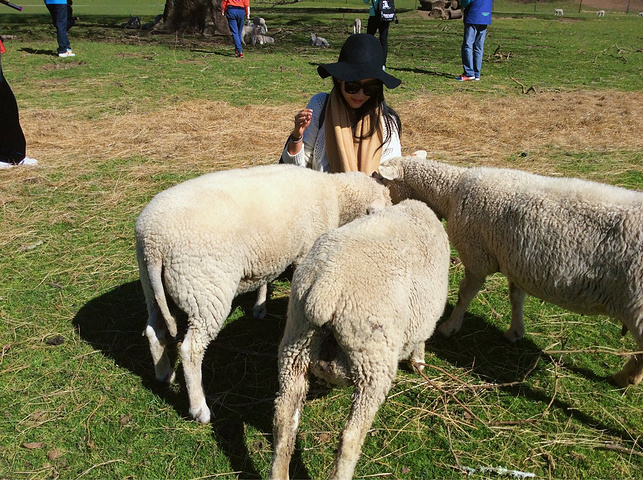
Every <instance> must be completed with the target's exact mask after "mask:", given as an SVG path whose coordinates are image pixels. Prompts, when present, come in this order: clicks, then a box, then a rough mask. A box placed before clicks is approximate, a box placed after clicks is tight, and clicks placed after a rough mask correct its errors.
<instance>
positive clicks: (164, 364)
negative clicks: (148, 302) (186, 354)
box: [145, 306, 175, 383]
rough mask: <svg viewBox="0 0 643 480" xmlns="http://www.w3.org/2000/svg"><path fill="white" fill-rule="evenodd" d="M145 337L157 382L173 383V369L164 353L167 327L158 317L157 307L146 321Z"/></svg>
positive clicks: (159, 316)
mask: <svg viewBox="0 0 643 480" xmlns="http://www.w3.org/2000/svg"><path fill="white" fill-rule="evenodd" d="M145 336H146V337H147V341H148V342H149V344H150V353H151V354H152V361H153V362H154V371H155V373H156V379H157V380H158V381H159V382H165V383H170V382H172V381H174V377H175V373H174V369H173V368H172V365H171V364H170V359H169V358H168V356H167V352H166V346H167V327H166V326H165V320H164V319H163V317H162V316H161V315H160V312H159V308H158V306H154V307H153V308H152V312H151V313H150V316H149V318H148V319H147V327H146V328H145Z"/></svg>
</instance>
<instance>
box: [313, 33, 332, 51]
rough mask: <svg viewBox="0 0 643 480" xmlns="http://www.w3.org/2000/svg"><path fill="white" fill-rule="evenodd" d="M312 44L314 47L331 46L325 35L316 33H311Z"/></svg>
mask: <svg viewBox="0 0 643 480" xmlns="http://www.w3.org/2000/svg"><path fill="white" fill-rule="evenodd" d="M310 44H311V45H312V46H313V47H320V48H328V47H330V43H328V40H326V39H325V38H324V37H320V36H319V35H315V34H314V33H311V34H310Z"/></svg>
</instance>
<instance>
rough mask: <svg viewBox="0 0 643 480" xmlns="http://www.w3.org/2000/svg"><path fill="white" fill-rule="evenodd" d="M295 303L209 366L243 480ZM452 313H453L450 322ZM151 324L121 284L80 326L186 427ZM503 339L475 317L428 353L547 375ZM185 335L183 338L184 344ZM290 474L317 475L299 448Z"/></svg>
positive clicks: (524, 390)
mask: <svg viewBox="0 0 643 480" xmlns="http://www.w3.org/2000/svg"><path fill="white" fill-rule="evenodd" d="M254 300H255V294H254V293H251V294H247V295H242V296H240V297H238V298H237V299H235V302H234V304H233V311H234V309H235V308H237V307H240V308H241V309H242V310H243V311H244V312H252V306H253V304H254ZM287 302H288V299H287V298H286V297H282V298H277V299H272V300H269V303H268V311H269V314H268V317H267V318H266V319H264V320H256V319H254V318H252V317H251V316H249V315H248V316H246V315H243V316H241V317H239V318H237V319H236V320H233V321H229V322H228V323H227V324H226V325H225V326H224V328H223V329H222V330H221V332H220V333H219V336H218V337H217V338H216V339H215V340H214V341H213V342H212V343H211V344H210V346H209V348H208V350H207V352H206V356H205V358H204V361H203V384H204V388H205V392H206V395H207V400H208V405H209V406H210V408H211V410H212V418H213V421H212V432H213V436H214V439H215V440H216V442H217V444H218V446H219V447H220V448H221V450H222V451H223V452H225V454H226V456H227V457H228V459H229V461H230V464H231V467H232V468H233V469H234V470H235V471H239V472H241V474H240V477H241V478H260V477H261V474H260V471H259V468H258V465H256V464H255V463H254V462H253V458H256V457H257V451H259V452H261V453H262V455H261V456H263V457H264V458H265V457H270V456H271V450H272V447H271V445H270V441H269V440H268V439H271V432H272V417H273V412H274V409H273V402H274V397H275V394H276V392H277V390H278V381H277V349H278V345H279V341H280V339H281V335H282V332H283V329H284V324H285V317H286V310H287ZM451 309H452V307H451V306H448V308H447V311H446V313H445V318H447V317H448V315H449V314H450V311H451ZM146 318H147V312H146V307H145V301H144V296H143V292H142V289H141V287H140V284H139V282H138V281H136V282H130V283H127V284H124V285H120V286H118V287H116V288H115V289H113V290H112V291H110V292H108V293H106V294H104V295H101V296H99V297H96V298H95V299H93V300H92V301H90V302H89V303H87V304H86V305H85V306H83V308H82V309H81V310H80V311H79V312H78V314H77V315H76V317H75V318H74V325H76V327H77V328H78V331H79V333H80V336H81V338H83V339H84V340H85V341H87V342H88V343H90V344H91V345H92V346H93V347H94V348H96V349H98V350H101V351H102V352H103V354H104V355H106V356H108V357H110V358H112V359H113V360H114V361H115V362H116V363H117V364H118V365H119V366H120V367H122V368H126V369H127V370H129V371H131V372H132V373H134V374H135V375H137V376H139V377H140V378H141V380H142V383H143V385H144V386H145V387H146V388H148V389H150V390H151V391H152V392H154V394H156V395H158V396H159V397H160V398H163V399H164V400H165V401H166V402H167V403H168V404H170V405H172V406H173V408H174V409H175V410H176V411H177V412H178V413H179V414H180V415H181V416H183V417H184V418H185V419H186V421H193V420H191V418H190V416H189V407H188V401H187V394H186V390H185V384H184V383H183V374H182V372H181V371H180V370H179V371H178V372H177V373H178V374H177V381H178V386H176V385H175V386H170V387H167V386H165V385H162V384H160V383H159V382H157V381H156V379H155V376H154V368H153V365H152V359H151V356H150V353H149V347H148V344H147V340H146V338H145V337H144V336H143V335H142V332H143V330H144V328H145V324H146ZM184 320H185V319H183V321H184ZM502 334H503V332H502V331H501V330H500V329H498V328H496V327H495V326H493V325H491V324H490V323H489V322H487V321H486V320H485V319H484V318H481V317H479V316H472V315H467V316H466V318H465V322H464V324H463V327H462V329H461V330H460V332H458V333H457V334H456V335H454V336H453V337H452V338H444V337H442V336H440V335H439V334H437V333H436V335H434V336H433V337H432V338H431V339H430V340H429V341H428V342H427V350H428V351H430V352H433V354H434V355H436V356H437V357H438V358H440V359H442V360H444V361H445V362H448V363H450V364H452V365H454V366H457V367H461V368H462V369H464V370H467V371H470V372H471V373H472V374H473V375H475V376H476V377H478V378H479V379H480V380H481V381H483V382H496V383H510V382H517V381H520V380H522V379H523V378H524V377H525V375H527V374H528V373H529V372H530V371H531V369H532V368H533V367H534V365H536V367H535V368H536V369H539V368H542V366H543V365H544V364H546V363H548V362H551V361H552V359H551V358H550V357H548V356H546V355H543V354H542V351H541V350H540V348H539V347H538V346H537V345H536V344H534V343H533V342H532V341H530V340H529V339H525V340H522V341H521V342H519V343H518V344H517V345H511V344H508V343H507V342H505V341H504V340H503V337H502ZM181 336H182V332H180V333H179V338H181ZM170 351H172V350H170ZM565 368H566V369H568V370H572V371H574V372H576V373H578V374H579V375H582V376H584V377H585V378H587V379H589V380H590V381H595V382H602V381H605V378H603V377H600V376H598V375H595V374H594V373H593V372H591V371H589V370H586V369H582V368H576V367H573V366H568V365H565ZM499 388H502V389H503V390H505V391H507V392H509V393H511V394H512V395H515V396H521V397H525V398H527V399H529V400H530V401H533V402H537V403H539V404H541V405H543V409H544V408H546V407H547V405H549V404H550V402H551V403H552V405H551V407H550V408H551V409H552V410H553V409H555V410H558V411H560V412H562V413H563V414H564V415H566V416H568V417H569V418H573V419H575V420H577V421H579V422H582V423H583V424H586V425H588V426H591V428H593V429H598V430H602V431H604V432H605V433H608V434H610V435H613V436H615V437H620V438H622V439H623V441H625V442H629V441H631V438H632V437H631V434H629V433H628V432H627V431H625V430H623V429H622V428H619V426H618V425H614V424H606V423H604V422H603V421H601V420H599V419H597V418H593V417H592V416H591V415H589V414H586V413H584V412H583V411H581V410H580V409H578V407H577V406H574V405H572V404H570V403H568V402H566V401H564V400H562V399H561V398H559V397H555V398H553V400H552V395H555V394H552V393H551V391H549V390H544V389H542V390H541V389H535V388H534V387H532V385H531V383H530V382H529V380H527V381H525V382H519V383H515V384H514V385H511V386H503V387H499ZM324 394H325V392H318V393H317V394H315V393H314V389H313V388H312V387H311V395H310V398H312V397H313V396H323V395H324ZM516 420H517V421H518V422H519V421H520V420H521V419H520V418H516ZM248 427H251V429H252V428H254V429H256V431H257V432H258V434H257V435H253V434H252V433H253V432H252V430H251V429H250V430H249V429H248ZM290 471H291V474H292V477H293V478H308V476H309V475H308V472H307V470H306V467H305V466H304V464H303V461H302V459H301V456H300V453H299V449H295V453H294V455H293V459H292V462H291V467H290Z"/></svg>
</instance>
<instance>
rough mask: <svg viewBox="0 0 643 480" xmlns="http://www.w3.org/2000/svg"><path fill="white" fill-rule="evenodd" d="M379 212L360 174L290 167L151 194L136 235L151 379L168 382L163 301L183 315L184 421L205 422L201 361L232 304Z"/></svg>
mask: <svg viewBox="0 0 643 480" xmlns="http://www.w3.org/2000/svg"><path fill="white" fill-rule="evenodd" d="M388 204H390V197H389V194H388V190H387V189H386V187H384V186H383V185H381V184H379V183H377V182H376V181H375V180H374V179H372V178H370V177H368V176H367V175H365V174H363V173H359V172H350V173H340V174H333V175H331V174H327V173H321V172H316V171H313V170H310V169H306V168H300V167H296V166H294V165H269V166H259V167H251V168H245V169H235V170H228V171H222V172H216V173H210V174H206V175H203V176H201V177H198V178H194V179H192V180H188V181H186V182H183V183H181V184H179V185H176V186H174V187H172V188H169V189H167V190H165V191H163V192H161V193H159V194H158V195H156V196H155V197H154V198H153V199H152V200H151V201H150V203H149V204H148V205H147V206H146V207H145V209H144V210H143V212H142V213H141V214H140V216H139V217H138V220H137V222H136V228H135V230H136V255H137V259H138V265H139V274H140V279H141V284H142V286H143V292H144V293H145V300H146V303H147V310H148V314H149V317H148V323H147V327H146V329H145V334H146V336H147V338H148V341H149V345H150V351H151V354H152V359H153V361H154V367H155V371H156V378H157V379H158V380H160V381H165V382H169V381H172V380H173V379H174V371H173V368H172V366H171V365H170V361H169V359H168V355H167V352H166V341H167V339H166V335H167V333H168V331H169V334H170V335H171V336H172V337H175V336H176V335H177V324H176V319H175V318H174V316H173V315H172V313H170V310H169V308H168V301H167V298H168V297H169V298H171V299H172V301H173V302H174V304H176V306H177V307H178V308H179V309H181V310H182V311H184V312H185V313H186V314H187V316H188V329H187V333H186V335H185V338H184V340H183V343H182V345H181V348H180V354H181V361H182V364H183V371H184V374H185V382H186V387H187V392H188V396H189V400H190V414H191V415H192V416H193V417H194V418H196V419H197V420H198V421H199V422H202V423H208V422H209V421H210V410H209V409H208V407H207V405H206V400H205V395H204V391H203V386H202V382H201V362H202V360H203V355H204V353H205V350H206V348H207V346H208V344H209V343H210V342H211V341H212V340H213V339H214V338H216V336H217V335H218V333H219V330H220V329H221V327H222V326H223V323H224V322H225V320H226V318H227V316H228V315H229V313H230V308H231V304H232V300H233V299H234V298H235V296H237V295H239V294H241V293H245V292H250V291H252V290H255V289H257V288H260V289H265V286H266V283H267V282H269V281H271V280H273V279H274V278H276V277H277V276H278V275H279V274H281V273H282V272H283V271H284V270H285V269H286V268H287V267H288V266H289V265H291V264H297V263H298V262H299V261H300V260H301V259H302V258H303V257H304V255H305V254H306V253H308V250H310V248H311V247H312V245H313V242H314V241H315V240H316V239H317V237H318V236H319V235H321V234H322V233H324V232H326V231H327V230H329V229H331V228H336V227H338V226H340V225H343V224H345V223H347V222H350V221H351V220H354V219H355V218H357V217H359V216H362V215H366V214H367V213H368V211H369V208H372V209H376V208H383V207H384V206H385V205H388ZM260 293H261V292H260ZM264 294H265V292H264Z"/></svg>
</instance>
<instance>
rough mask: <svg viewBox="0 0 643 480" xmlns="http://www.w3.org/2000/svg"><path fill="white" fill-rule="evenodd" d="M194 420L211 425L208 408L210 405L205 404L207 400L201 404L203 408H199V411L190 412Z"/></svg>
mask: <svg viewBox="0 0 643 480" xmlns="http://www.w3.org/2000/svg"><path fill="white" fill-rule="evenodd" d="M190 413H191V414H192V416H193V417H194V419H195V420H196V421H197V422H199V423H203V424H207V423H210V409H209V408H208V405H207V404H206V403H205V398H204V399H203V401H202V402H201V406H200V407H199V409H198V410H196V411H190Z"/></svg>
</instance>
